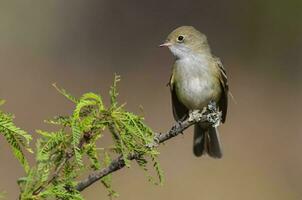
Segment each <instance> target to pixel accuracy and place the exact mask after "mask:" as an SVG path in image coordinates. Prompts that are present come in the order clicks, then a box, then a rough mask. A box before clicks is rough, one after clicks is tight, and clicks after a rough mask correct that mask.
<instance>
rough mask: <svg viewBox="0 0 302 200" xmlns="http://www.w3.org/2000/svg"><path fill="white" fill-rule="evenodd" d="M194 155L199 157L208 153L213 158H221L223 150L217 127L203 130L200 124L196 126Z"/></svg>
mask: <svg viewBox="0 0 302 200" xmlns="http://www.w3.org/2000/svg"><path fill="white" fill-rule="evenodd" d="M193 142H194V144H193V153H194V155H195V156H197V157H199V156H202V155H203V154H205V153H207V154H208V155H209V156H211V157H212V158H221V157H222V149H221V144H220V140H219V133H218V130H217V129H216V128H215V127H210V128H208V127H207V128H203V127H201V126H200V125H199V124H196V125H195V126H194V141H193Z"/></svg>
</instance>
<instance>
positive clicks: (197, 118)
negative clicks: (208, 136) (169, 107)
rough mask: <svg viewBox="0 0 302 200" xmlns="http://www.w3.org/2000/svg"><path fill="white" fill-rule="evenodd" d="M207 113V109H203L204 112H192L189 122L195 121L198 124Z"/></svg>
mask: <svg viewBox="0 0 302 200" xmlns="http://www.w3.org/2000/svg"><path fill="white" fill-rule="evenodd" d="M204 112H205V108H204V109H203V111H200V110H191V111H190V113H189V121H191V122H193V121H196V122H199V121H200V120H201V118H202V115H203V114H204Z"/></svg>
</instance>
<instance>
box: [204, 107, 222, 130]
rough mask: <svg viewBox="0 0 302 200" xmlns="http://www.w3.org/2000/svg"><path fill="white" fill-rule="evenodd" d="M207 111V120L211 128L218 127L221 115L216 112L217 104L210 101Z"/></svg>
mask: <svg viewBox="0 0 302 200" xmlns="http://www.w3.org/2000/svg"><path fill="white" fill-rule="evenodd" d="M207 110H208V111H209V113H208V114H207V120H208V122H210V123H211V124H212V126H213V127H218V126H219V125H220V124H221V116H222V113H221V112H220V111H219V110H218V108H217V104H216V102H215V101H210V102H209V104H208V106H207Z"/></svg>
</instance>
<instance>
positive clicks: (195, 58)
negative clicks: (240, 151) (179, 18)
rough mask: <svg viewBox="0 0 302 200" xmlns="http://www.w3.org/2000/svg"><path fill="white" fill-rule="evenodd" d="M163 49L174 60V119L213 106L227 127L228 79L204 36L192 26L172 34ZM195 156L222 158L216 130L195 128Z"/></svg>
mask: <svg viewBox="0 0 302 200" xmlns="http://www.w3.org/2000/svg"><path fill="white" fill-rule="evenodd" d="M160 47H168V48H169V50H170V51H171V53H172V54H173V56H174V59H175V60H174V64H173V67H172V75H171V77H170V81H169V83H168V85H169V86H170V92H171V100H172V109H173V116H174V119H175V120H176V121H181V120H184V119H186V118H187V117H188V116H189V114H190V113H191V112H193V111H194V110H202V109H203V108H204V107H206V106H207V105H208V104H209V103H210V102H214V103H215V104H216V105H217V107H218V110H219V111H220V112H221V113H222V115H221V122H222V123H225V120H226V115H227V108H228V92H229V86H228V79H227V75H226V70H225V68H224V67H223V65H222V62H221V60H220V59H219V58H218V57H216V56H214V55H213V54H212V52H211V49H210V46H209V44H208V40H207V37H206V35H205V34H203V33H201V32H200V31H198V30H197V29H195V28H194V27H193V26H181V27H178V28H176V29H175V30H173V31H172V32H171V33H170V34H169V35H168V37H167V39H166V40H165V42H164V43H163V44H161V45H160ZM193 153H194V155H195V156H197V157H200V156H202V155H205V154H207V155H209V156H210V157H212V158H217V159H218V158H222V147H221V142H220V139H219V132H218V130H217V127H213V126H211V125H203V124H201V123H197V124H195V125H194V140H193Z"/></svg>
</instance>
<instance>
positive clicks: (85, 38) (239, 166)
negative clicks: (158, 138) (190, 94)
mask: <svg viewBox="0 0 302 200" xmlns="http://www.w3.org/2000/svg"><path fill="white" fill-rule="evenodd" d="M301 9H302V1H300V0H291V1H282V0H254V1H247V0H230V1H224V0H199V1H197V0H196V1H193V0H188V1H181V0H174V1H159V0H152V1H145V0H124V1H109V0H91V1H81V0H64V1H62V0H44V1H37V0H36V1H34V0H28V1H17V0H6V1H5V0H4V1H1V2H0V72H1V73H0V98H2V99H6V100H7V103H6V104H5V106H3V107H2V109H4V110H5V111H8V112H12V113H14V114H15V115H16V122H17V124H18V125H19V126H21V127H23V128H24V129H26V130H28V131H30V132H31V133H33V134H34V135H35V133H34V131H35V129H43V128H45V125H44V124H43V119H48V118H50V117H51V116H53V115H56V114H64V113H69V112H70V111H71V109H72V105H71V104H69V102H68V101H67V100H66V99H64V98H63V97H62V96H61V95H59V94H58V93H57V92H56V91H55V90H54V88H53V87H52V86H51V83H53V82H57V83H58V85H59V86H61V87H64V88H66V89H67V90H69V91H70V92H71V93H73V94H75V95H80V94H82V93H84V92H88V91H94V92H98V91H101V93H102V94H103V95H104V96H106V97H107V91H108V88H109V86H110V84H111V82H112V78H113V75H114V73H118V74H120V75H122V82H121V84H120V101H121V102H125V101H126V102H127V108H128V109H129V110H131V111H133V112H139V109H138V106H139V105H143V107H144V112H145V116H146V120H147V123H148V124H149V125H150V126H151V127H153V129H154V130H155V131H166V130H168V129H169V128H170V126H171V125H172V123H173V117H172V113H171V108H170V107H171V106H170V94H169V90H168V88H167V87H166V83H167V81H168V79H169V76H170V69H171V64H172V62H173V58H172V56H171V54H170V53H169V52H168V50H166V49H159V48H157V46H158V44H160V43H161V42H162V41H163V40H164V39H165V37H166V36H167V34H168V33H169V32H170V31H171V30H172V29H174V28H175V27H177V26H180V25H193V26H195V27H196V28H197V29H199V30H201V31H202V32H204V33H205V34H206V35H207V36H208V39H209V42H210V45H211V47H212V51H213V52H214V54H215V55H217V56H219V57H220V58H222V60H223V63H224V65H225V67H226V68H227V71H228V75H229V80H230V81H229V82H230V88H231V91H232V93H233V95H234V96H235V99H236V101H237V102H238V103H237V104H234V103H233V102H232V101H231V102H230V105H229V107H230V109H229V115H228V119H227V123H226V124H225V125H223V126H221V128H220V130H221V137H222V141H223V147H224V157H223V159H222V160H212V159H209V158H207V157H203V158H195V157H194V156H193V154H192V133H191V132H192V130H191V129H190V130H188V131H187V134H185V135H184V136H181V137H178V138H176V139H173V140H171V141H169V142H168V143H167V144H166V145H164V146H162V147H161V155H160V161H161V164H162V168H163V169H164V171H165V175H166V182H165V184H164V186H162V187H159V186H153V185H152V184H150V183H148V182H147V180H146V178H145V177H144V173H143V172H142V171H140V170H137V168H133V169H123V170H121V171H119V172H117V173H115V174H114V182H113V186H114V188H115V189H116V190H117V191H118V192H119V193H120V199H125V200H126V199H146V200H148V199H168V198H169V199H174V200H180V199H192V200H195V199H196V200H197V199H206V200H221V199H224V200H241V199H245V200H254V199H257V200H262V199H263V200H284V199H287V200H300V199H302V190H301V184H302V155H301V153H300V152H301V150H302V146H301V142H302V128H301V123H302V120H301V114H302V110H301V106H300V104H299V103H300V102H301V101H302V80H301V75H302V69H301V67H302V66H301V65H302V22H301V19H302V12H301ZM0 139H1V140H0V159H1V164H0V191H6V193H7V194H6V197H7V199H9V200H10V199H16V197H17V196H18V192H19V191H18V187H17V184H16V180H17V178H18V177H20V176H22V175H23V172H22V169H21V167H20V165H19V163H18V162H17V161H16V160H15V159H14V158H13V156H12V154H11V152H10V150H9V148H8V145H7V144H6V142H5V141H3V137H0ZM84 196H85V197H86V199H88V200H97V199H107V197H106V192H105V190H104V189H103V187H102V186H101V184H95V185H93V186H92V187H90V188H89V189H87V190H86V191H85V192H84Z"/></svg>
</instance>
